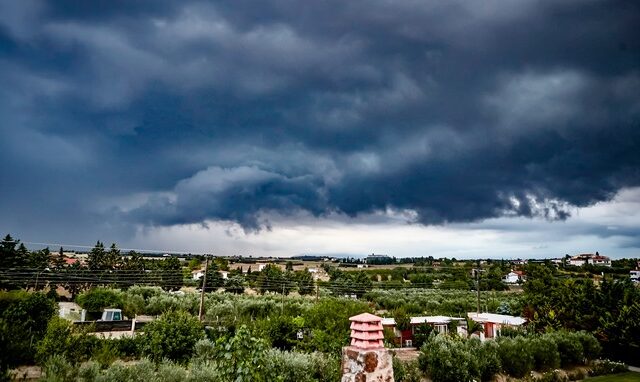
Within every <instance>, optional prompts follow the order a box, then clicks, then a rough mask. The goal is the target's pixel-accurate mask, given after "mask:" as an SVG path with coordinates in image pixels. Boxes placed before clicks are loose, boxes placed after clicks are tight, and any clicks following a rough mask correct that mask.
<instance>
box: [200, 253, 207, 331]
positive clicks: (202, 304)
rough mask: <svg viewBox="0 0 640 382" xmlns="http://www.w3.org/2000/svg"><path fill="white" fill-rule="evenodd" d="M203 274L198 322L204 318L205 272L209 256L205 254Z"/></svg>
mask: <svg viewBox="0 0 640 382" xmlns="http://www.w3.org/2000/svg"><path fill="white" fill-rule="evenodd" d="M204 264H205V265H204V275H203V276H202V289H201V290H200V310H199V311H198V317H199V318H200V322H202V320H203V319H204V289H205V288H206V287H207V273H208V272H209V256H206V261H205V263H204Z"/></svg>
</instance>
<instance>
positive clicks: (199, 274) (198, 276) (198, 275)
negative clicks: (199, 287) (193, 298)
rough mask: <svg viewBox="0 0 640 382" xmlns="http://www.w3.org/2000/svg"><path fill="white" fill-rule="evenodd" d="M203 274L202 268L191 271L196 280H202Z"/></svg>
mask: <svg viewBox="0 0 640 382" xmlns="http://www.w3.org/2000/svg"><path fill="white" fill-rule="evenodd" d="M202 276H204V270H202V269H198V270H195V271H191V277H192V278H193V279H194V280H200V279H201V278H202Z"/></svg>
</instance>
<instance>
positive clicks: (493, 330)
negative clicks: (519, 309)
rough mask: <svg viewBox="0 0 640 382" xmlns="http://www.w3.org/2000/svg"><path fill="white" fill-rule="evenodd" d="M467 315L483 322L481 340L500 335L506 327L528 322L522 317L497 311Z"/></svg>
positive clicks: (478, 321)
mask: <svg viewBox="0 0 640 382" xmlns="http://www.w3.org/2000/svg"><path fill="white" fill-rule="evenodd" d="M467 317H469V318H470V319H472V320H473V321H475V322H477V323H480V324H482V326H483V328H484V331H483V332H482V333H480V335H479V337H480V340H481V341H484V340H485V339H489V338H495V337H497V336H499V335H500V329H502V328H504V327H518V326H522V325H524V323H525V322H526V320H525V319H524V318H522V317H516V316H509V315H506V314H495V313H476V312H469V313H467Z"/></svg>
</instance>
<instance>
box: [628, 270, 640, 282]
mask: <svg viewBox="0 0 640 382" xmlns="http://www.w3.org/2000/svg"><path fill="white" fill-rule="evenodd" d="M629 278H630V279H631V281H633V282H634V283H640V271H629Z"/></svg>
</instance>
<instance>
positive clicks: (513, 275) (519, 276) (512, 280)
mask: <svg viewBox="0 0 640 382" xmlns="http://www.w3.org/2000/svg"><path fill="white" fill-rule="evenodd" d="M502 281H504V282H505V283H507V284H517V283H518V281H524V273H523V272H522V271H511V272H509V273H508V274H507V275H506V276H504V278H503V279H502Z"/></svg>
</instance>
